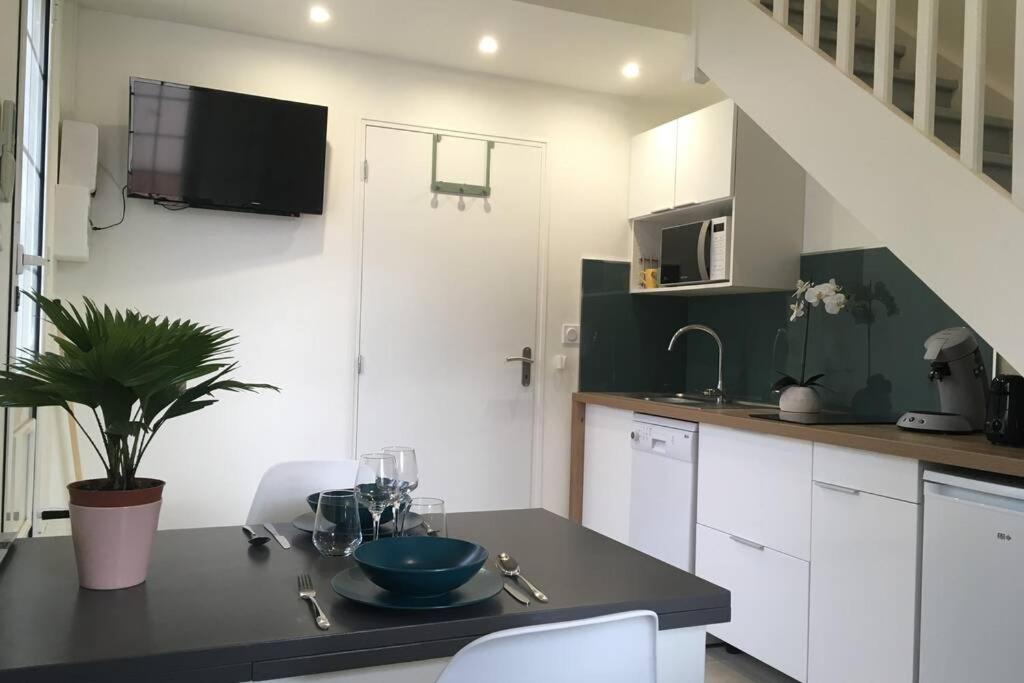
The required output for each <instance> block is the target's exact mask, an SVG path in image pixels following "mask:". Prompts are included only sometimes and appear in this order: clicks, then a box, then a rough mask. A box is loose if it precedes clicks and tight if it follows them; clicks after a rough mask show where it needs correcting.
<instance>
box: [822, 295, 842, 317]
mask: <svg viewBox="0 0 1024 683" xmlns="http://www.w3.org/2000/svg"><path fill="white" fill-rule="evenodd" d="M821 301H822V303H824V304H825V312H826V313H828V314H829V315H836V314H837V313H839V312H840V311H841V310H843V308H845V307H846V295H845V294H843V293H841V292H836V293H835V294H833V295H832V296H826V297H824V298H822V300H821Z"/></svg>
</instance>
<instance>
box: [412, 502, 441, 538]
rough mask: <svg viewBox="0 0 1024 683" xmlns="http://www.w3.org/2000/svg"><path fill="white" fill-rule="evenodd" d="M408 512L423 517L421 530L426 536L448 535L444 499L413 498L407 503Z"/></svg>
mask: <svg viewBox="0 0 1024 683" xmlns="http://www.w3.org/2000/svg"><path fill="white" fill-rule="evenodd" d="M409 512H412V513H414V514H417V515H419V516H420V517H422V518H423V530H424V531H425V532H426V533H427V536H443V537H445V538H447V537H448V522H447V520H446V518H445V514H444V501H443V500H441V499H440V498H413V499H412V501H410V503H409Z"/></svg>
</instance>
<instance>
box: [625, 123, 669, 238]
mask: <svg viewBox="0 0 1024 683" xmlns="http://www.w3.org/2000/svg"><path fill="white" fill-rule="evenodd" d="M676 130H677V126H676V122H675V121H669V122H668V123H665V124H662V125H660V126H658V127H657V128H653V129H651V130H649V131H647V132H646V133H641V134H640V135H637V136H636V137H634V138H633V144H632V148H631V151H630V161H629V217H630V218H635V217H636V216H646V215H648V214H652V213H657V212H659V211H667V210H668V209H671V208H672V207H674V206H675V200H674V198H673V193H674V192H675V174H676Z"/></svg>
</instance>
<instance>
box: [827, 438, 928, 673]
mask: <svg viewBox="0 0 1024 683" xmlns="http://www.w3.org/2000/svg"><path fill="white" fill-rule="evenodd" d="M816 448H817V446H816ZM817 455H818V454H817V452H815V458H817ZM910 462H913V461H910ZM815 465H817V460H816V461H815ZM915 465H916V463H915ZM816 471H817V468H816ZM918 511H919V508H918V505H916V504H914V503H909V502H906V501H902V500H895V499H892V498H887V497H884V496H878V495H873V494H871V493H867V492H864V491H860V490H858V489H854V488H849V487H843V486H837V485H834V484H830V483H822V482H815V483H814V490H813V494H812V515H811V518H812V523H811V591H810V641H809V656H808V680H809V681H811V683H819V682H820V683H845V682H847V681H848V682H849V683H863V682H864V681H871V682H872V683H888V682H890V681H891V682H893V683H897V682H899V683H912V681H913V680H914V665H915V660H916V654H915V623H916V612H917V556H918V551H917V547H918V542H917V537H918V536H917V534H918Z"/></svg>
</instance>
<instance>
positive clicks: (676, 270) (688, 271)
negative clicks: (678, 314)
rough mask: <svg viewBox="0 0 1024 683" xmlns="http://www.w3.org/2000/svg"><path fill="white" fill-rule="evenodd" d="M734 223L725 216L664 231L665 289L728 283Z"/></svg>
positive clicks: (662, 265)
mask: <svg viewBox="0 0 1024 683" xmlns="http://www.w3.org/2000/svg"><path fill="white" fill-rule="evenodd" d="M731 223H732V219H731V218H729V217H728V216H723V217H721V218H712V219H710V220H706V221H698V222H696V223H687V224H686V225H676V226H672V227H668V228H665V229H664V230H662V231H661V286H662V287H679V286H682V285H696V284H703V283H708V282H723V281H726V280H728V279H729V231H730V227H731Z"/></svg>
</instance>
